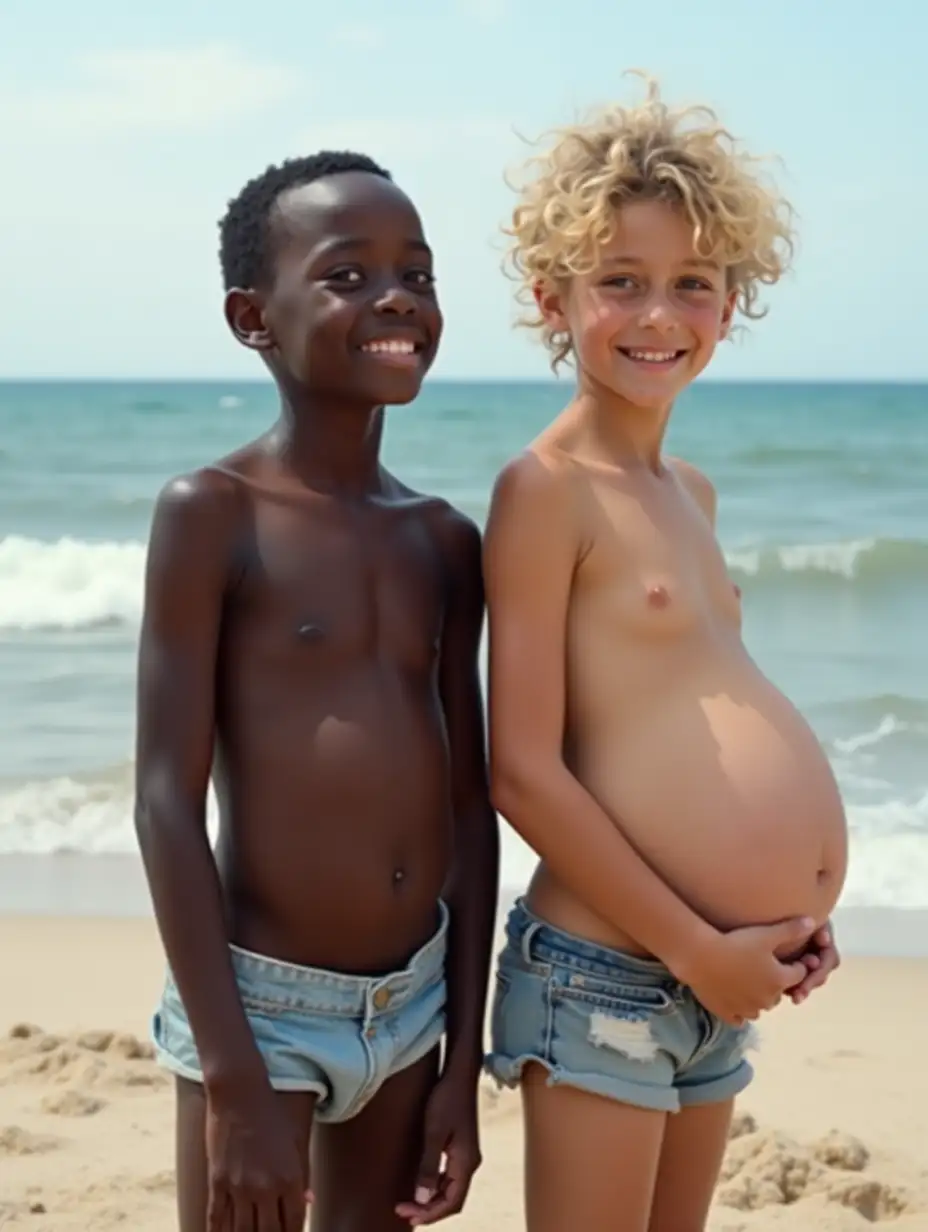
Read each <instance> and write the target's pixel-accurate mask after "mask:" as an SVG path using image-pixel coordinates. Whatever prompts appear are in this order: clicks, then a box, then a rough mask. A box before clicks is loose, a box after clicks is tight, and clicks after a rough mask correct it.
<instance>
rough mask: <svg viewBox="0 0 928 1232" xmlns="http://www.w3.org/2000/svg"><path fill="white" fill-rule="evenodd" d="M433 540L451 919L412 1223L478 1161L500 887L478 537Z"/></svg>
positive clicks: (443, 1211) (458, 1195) (431, 1213)
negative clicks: (442, 567)
mask: <svg viewBox="0 0 928 1232" xmlns="http://www.w3.org/2000/svg"><path fill="white" fill-rule="evenodd" d="M442 540H443V544H444V552H443V555H444V557H445V561H446V568H447V575H448V580H449V588H448V597H447V606H446V616H445V626H444V632H443V636H442V648H441V659H440V665H439V689H440V692H441V701H442V708H443V710H444V715H445V727H446V731H447V737H448V748H449V750H450V756H451V797H452V808H453V813H454V854H453V860H452V867H451V871H450V875H449V877H448V882H447V885H446V887H445V899H446V901H447V904H448V908H449V912H450V916H451V919H450V932H449V937H448V960H447V986H448V1003H447V1043H446V1051H445V1063H444V1068H443V1071H442V1076H441V1081H440V1082H439V1083H438V1085H437V1086H436V1087H435V1089H434V1091H433V1094H432V1096H431V1098H430V1100H429V1103H428V1107H427V1109H426V1115H425V1125H424V1132H423V1150H422V1157H421V1161H420V1165H419V1172H418V1176H417V1180H416V1185H415V1194H414V1201H411V1202H404V1203H401V1204H400V1205H399V1207H398V1208H397V1213H398V1214H399V1215H400V1217H401V1218H403V1219H410V1220H413V1221H415V1222H416V1223H421V1224H431V1223H436V1222H438V1221H439V1220H441V1219H445V1218H446V1217H447V1216H449V1215H454V1214H456V1213H457V1212H458V1211H460V1210H461V1208H462V1207H463V1205H464V1202H465V1200H466V1198H467V1192H468V1189H469V1186H470V1181H471V1178H472V1177H473V1174H474V1172H475V1171H476V1170H477V1168H478V1167H479V1165H480V1144H479V1136H478V1129H477V1083H478V1080H479V1077H480V1071H481V1068H482V1063H483V1025H484V1009H485V1003H486V992H487V980H488V976H489V968H490V951H491V947H492V944H493V927H494V922H495V918H496V905H497V893H498V884H499V833H498V826H497V822H496V814H495V812H494V810H493V806H492V805H491V803H490V796H489V789H488V786H487V772H486V752H485V741H484V716H483V706H482V703H481V696H480V681H479V673H478V665H479V651H480V633H481V629H482V626H483V582H482V578H481V568H480V535H479V532H478V531H477V528H476V527H475V526H474V525H473V524H472V523H471V522H469V521H468V520H467V519H465V518H463V517H461V516H460V515H458V514H456V513H454V512H451V513H450V515H448V516H447V517H446V519H444V521H443V526H442ZM443 1155H444V1156H445V1159H446V1163H445V1167H444V1172H443V1173H442V1170H441V1159H442V1156H443Z"/></svg>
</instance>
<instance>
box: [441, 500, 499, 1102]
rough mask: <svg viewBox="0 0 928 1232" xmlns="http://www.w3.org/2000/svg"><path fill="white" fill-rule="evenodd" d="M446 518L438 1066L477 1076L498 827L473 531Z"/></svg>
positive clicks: (477, 556)
mask: <svg viewBox="0 0 928 1232" xmlns="http://www.w3.org/2000/svg"><path fill="white" fill-rule="evenodd" d="M453 519H454V520H453V522H452V523H451V525H450V526H449V528H448V531H449V533H448V540H449V544H448V550H447V554H446V555H447V560H448V574H449V579H450V590H449V597H448V607H447V616H446V620H445V629H444V636H443V638H442V651H441V664H440V668H439V672H440V676H439V688H440V691H441V700H442V707H443V709H444V714H445V725H446V729H447V733H448V746H449V749H450V754H451V793H452V809H453V813H454V856H453V864H452V869H451V875H450V878H449V881H448V885H447V888H446V900H447V903H448V906H449V909H450V914H451V922H450V934H449V940H448V1053H447V1057H446V1062H445V1072H446V1073H455V1072H458V1073H460V1074H461V1075H462V1076H463V1077H464V1080H465V1081H472V1082H476V1080H477V1076H478V1075H479V1073H480V1070H481V1067H482V1064H483V1026H484V1006H485V1000H486V992H487V981H488V977H489V968H490V951H491V948H492V945H493V928H494V923H495V920H496V906H497V897H498V893H499V828H498V825H497V821H496V813H495V812H494V809H493V806H492V804H491V803H490V793H489V787H488V783H487V764H486V748H485V738H484V714H483V703H482V698H481V690H480V678H479V653H480V635H481V631H482V628H483V611H484V601H483V578H482V575H481V561H480V534H479V531H478V530H477V528H476V527H475V526H474V525H473V523H471V522H470V521H467V520H465V519H464V518H462V517H459V516H458V515H453Z"/></svg>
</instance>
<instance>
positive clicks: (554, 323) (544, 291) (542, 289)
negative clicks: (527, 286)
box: [532, 280, 567, 333]
mask: <svg viewBox="0 0 928 1232" xmlns="http://www.w3.org/2000/svg"><path fill="white" fill-rule="evenodd" d="M532 295H533V296H534V297H535V303H536V304H537V305H538V311H539V312H540V313H541V315H542V317H543V318H544V322H545V324H546V325H547V326H549V327H550V329H552V330H553V331H554V332H555V333H563V332H564V331H566V329H567V317H566V316H565V315H564V304H563V300H564V297H563V292H562V291H561V290H559V289H558V288H557V287H555V286H554V285H553V284H551V283H550V282H542V281H541V280H539V281H537V282H535V283H533V285H532Z"/></svg>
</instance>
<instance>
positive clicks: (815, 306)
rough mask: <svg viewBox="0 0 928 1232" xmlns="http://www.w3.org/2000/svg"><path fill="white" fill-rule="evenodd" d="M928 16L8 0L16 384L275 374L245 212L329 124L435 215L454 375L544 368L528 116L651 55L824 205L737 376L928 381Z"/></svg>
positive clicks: (618, 2)
mask: <svg viewBox="0 0 928 1232" xmlns="http://www.w3.org/2000/svg"><path fill="white" fill-rule="evenodd" d="M336 14H337V16H336ZM926 34H928V19H926V17H925V15H924V14H923V15H922V16H921V17H919V16H918V8H917V6H916V2H915V0H888V2H887V3H884V4H882V5H876V4H873V3H872V2H869V3H866V4H865V3H862V2H861V0H849V2H844V3H838V2H837V0H818V2H817V3H813V2H812V0H778V2H777V3H776V4H774V3H772V2H770V0H767V2H766V3H756V4H751V3H748V2H746V0H700V2H699V3H693V0H663V3H661V4H658V5H654V4H651V5H648V4H644V3H641V2H640V0H639V2H638V3H636V4H631V3H624V2H622V0H570V2H569V3H567V4H560V3H558V4H555V3H554V0H551V2H550V7H549V6H548V5H546V4H545V3H544V0H441V2H440V3H439V0H330V2H329V3H320V2H319V0H309V2H307V0H300V2H297V0H277V3H275V4H273V5H270V6H261V5H258V6H255V4H254V0H248V3H245V2H244V0H226V2H225V3H223V4H221V5H220V4H213V5H205V4H201V5H196V4H193V3H191V2H190V0H158V3H156V4H154V3H153V4H149V3H142V0H138V2H133V3H127V0H84V2H83V3H80V4H76V3H74V2H73V0H3V3H2V4H0V157H2V173H0V182H2V184H3V189H2V192H0V253H2V267H3V279H4V297H3V298H4V307H5V311H4V313H3V326H2V329H0V377H10V376H37V377H68V376H91V377H93V376H114V377H122V376H139V377H146V376H152V377H159V376H160V377H200V376H203V377H221V378H235V377H249V376H260V375H261V371H260V369H258V368H256V366H255V360H254V358H253V357H252V356H250V355H247V354H244V353H242V352H240V351H239V350H238V349H237V348H236V346H235V345H234V343H233V342H232V340H231V338H230V337H229V336H228V335H227V333H226V329H225V325H224V323H223V320H222V316H221V308H220V304H221V291H220V281H219V271H218V266H217V260H216V244H217V233H216V221H217V219H218V217H219V215H220V214H221V212H222V210H223V208H224V205H225V202H226V200H227V198H228V197H229V196H231V195H234V194H235V193H236V192H237V191H238V189H239V188H240V187H241V185H242V183H243V182H244V181H245V180H246V179H248V178H250V176H251V175H253V174H254V173H255V172H257V171H259V170H261V169H262V168H263V167H264V166H265V165H266V164H267V163H268V162H271V161H276V160H278V159H280V158H282V157H285V156H287V155H292V154H302V153H308V152H311V151H313V150H315V149H318V148H320V147H323V146H351V147H354V148H359V149H362V150H364V151H365V152H367V153H369V154H371V155H372V156H373V157H375V158H377V159H379V160H380V161H382V162H384V163H385V164H386V165H387V166H388V167H389V168H390V169H391V171H393V173H394V175H395V176H396V178H397V180H398V181H399V182H400V184H401V185H402V186H403V187H404V188H405V189H406V190H407V191H408V192H409V193H410V194H411V195H412V196H413V197H414V199H415V200H416V202H417V203H418V205H419V207H420V209H421V211H422V214H423V217H424V219H425V224H426V229H427V231H428V233H429V237H430V239H431V241H432V244H433V247H434V248H435V250H436V254H437V272H438V276H439V289H440V293H441V296H442V301H443V305H444V308H445V312H446V318H447V328H446V334H445V342H444V344H443V350H442V355H441V357H440V359H439V362H438V365H437V367H436V375H440V376H445V377H490V378H492V377H531V376H537V377H544V376H545V375H546V373H547V367H546V360H545V357H544V355H543V353H542V351H541V349H540V347H539V346H538V344H537V343H536V342H535V341H534V340H533V339H528V338H526V337H524V336H523V334H522V333H521V332H516V331H513V329H512V327H511V317H512V301H511V287H510V285H509V284H508V283H507V281H506V280H505V278H504V277H503V276H502V274H501V273H500V272H499V251H498V249H499V243H500V241H499V238H498V226H499V223H500V222H501V221H502V220H503V219H504V218H505V216H506V212H507V209H508V208H509V205H510V194H509V191H508V189H507V188H506V187H505V185H504V183H503V179H502V174H503V171H504V169H505V167H506V166H507V165H511V164H512V163H513V162H514V161H517V160H518V159H519V158H520V156H521V155H522V154H523V153H524V150H523V148H522V147H521V146H520V144H519V141H518V139H517V137H515V136H514V130H516V131H521V132H523V133H526V134H528V135H536V134H537V133H538V132H539V131H540V130H542V129H544V128H545V127H547V126H548V125H550V124H553V123H557V122H560V121H564V120H569V119H571V118H572V117H573V116H574V115H575V114H576V112H577V110H578V109H582V108H586V107H587V106H590V105H595V104H597V103H601V102H608V101H609V100H610V99H615V98H617V97H622V98H627V97H629V91H630V89H633V88H634V83H629V82H627V81H625V80H623V77H622V73H623V70H625V69H627V68H643V69H646V70H647V71H649V72H651V73H653V74H655V75H656V76H658V77H659V78H660V80H661V82H662V84H663V87H664V90H665V94H666V95H667V96H668V98H670V99H671V100H673V101H680V102H690V101H708V102H711V103H712V104H713V105H714V106H715V107H717V108H718V109H719V110H720V112H721V113H722V116H723V118H724V119H725V121H726V122H727V123H728V124H729V126H730V127H731V128H732V129H733V130H734V131H736V132H737V133H738V134H739V135H740V136H742V137H743V138H745V140H747V141H748V142H750V144H751V145H752V146H753V147H755V148H756V149H758V150H761V151H765V152H772V153H775V154H778V155H779V156H780V157H781V158H782V159H783V160H784V162H785V171H784V172H783V173H782V174H783V176H784V180H783V182H784V184H785V186H786V187H787V189H788V191H789V192H790V194H791V196H792V198H793V201H794V203H795V205H796V207H797V209H798V211H799V215H800V240H801V246H800V250H799V256H798V261H797V268H796V272H795V274H794V276H792V277H791V278H790V280H789V282H788V283H787V284H785V285H783V286H782V287H780V288H778V289H777V290H776V291H775V292H773V293H772V294H770V296H769V302H770V305H771V313H770V316H769V317H768V318H767V319H766V320H765V321H762V322H760V323H759V324H757V325H755V326H752V327H751V330H750V333H749V334H748V335H747V336H745V337H743V338H742V339H741V341H739V342H738V343H736V344H734V345H732V346H727V347H724V348H722V350H721V351H720V355H719V358H718V359H717V360H716V361H715V365H714V367H713V368H712V369H711V375H712V376H715V377H737V378H747V379H751V378H758V379H768V378H772V379H777V378H807V379H808V378H823V379H824V378H845V379H858V378H859V379H868V378H871V379H881V378H889V379H926V378H928V347H926V345H925V341H924V338H925V334H926V325H928V320H926V316H928V297H926V288H928V239H926V229H928V228H926V223H925V210H926V204H925V203H926V201H928V138H926V128H928V72H926V69H925V60H924V47H925V36H926Z"/></svg>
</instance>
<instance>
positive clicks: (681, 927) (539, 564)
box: [484, 454, 712, 971]
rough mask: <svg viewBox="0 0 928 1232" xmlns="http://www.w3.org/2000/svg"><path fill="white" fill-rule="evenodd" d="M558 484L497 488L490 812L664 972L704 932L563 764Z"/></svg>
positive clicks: (564, 562) (528, 461)
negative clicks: (663, 967) (492, 809)
mask: <svg viewBox="0 0 928 1232" xmlns="http://www.w3.org/2000/svg"><path fill="white" fill-rule="evenodd" d="M577 522H578V519H577V514H576V510H575V507H574V500H573V493H572V491H571V489H570V486H569V483H568V481H566V480H565V479H564V478H563V477H562V476H561V475H560V474H558V473H557V472H555V471H552V470H551V469H549V467H548V465H547V464H546V463H544V462H543V461H542V460H541V459H539V458H537V457H536V456H534V455H532V454H528V455H525V456H523V457H522V458H520V459H517V460H516V461H515V462H513V463H511V464H510V465H509V466H508V467H507V468H506V469H505V470H504V471H503V472H502V474H501V475H500V477H499V479H498V480H497V483H496V487H495V489H494V493H493V500H492V503H491V509H490V517H489V521H488V525H487V534H486V543H485V549H484V575H485V579H486V587H487V600H488V609H489V631H490V688H489V695H490V766H491V782H492V790H493V799H494V803H495V804H496V807H497V808H498V809H499V811H500V812H501V813H502V814H503V815H504V816H505V817H506V818H507V820H508V821H509V822H510V824H511V825H512V826H513V828H514V829H515V830H516V831H517V832H518V833H519V834H520V835H521V837H522V838H523V839H524V840H525V841H526V842H527V843H528V845H529V846H530V847H531V848H532V849H533V850H534V851H536V852H538V853H539V855H540V856H541V858H542V859H543V860H544V861H545V863H546V864H547V865H548V866H549V867H550V869H551V871H552V872H553V873H554V875H555V876H556V877H557V878H558V879H559V880H561V881H562V882H563V884H564V885H565V886H567V887H568V888H569V889H570V890H571V891H572V892H573V893H574V894H576V896H577V897H578V898H579V899H581V900H582V901H583V902H585V903H586V904H587V905H588V906H589V907H590V908H592V910H593V911H595V912H596V913H597V914H598V915H599V916H601V917H602V919H604V920H607V921H608V922H609V923H611V924H612V925H613V926H614V927H615V928H616V929H618V930H620V931H622V932H625V933H628V934H629V935H630V936H632V937H634V938H635V939H636V940H637V941H638V942H639V943H640V944H641V945H643V946H645V947H646V948H647V949H648V950H650V951H651V953H653V954H657V955H659V956H660V957H661V958H662V959H663V960H664V961H665V962H666V963H667V965H668V966H669V967H670V968H671V970H676V971H678V970H680V968H681V967H682V966H684V965H685V959H686V949H687V947H688V946H697V945H698V944H699V941H700V939H702V938H704V937H705V936H706V934H707V933H708V932H711V931H712V930H711V929H710V926H709V925H708V924H707V923H706V922H705V921H704V920H703V919H702V918H701V917H700V916H699V915H697V914H696V912H694V911H692V910H691V909H690V908H689V907H688V906H687V905H686V904H685V903H684V902H683V901H682V900H681V899H680V898H678V897H677V896H676V895H675V894H674V893H673V891H672V890H671V889H670V888H669V887H668V886H667V885H666V884H665V883H664V882H663V881H662V880H661V879H660V877H658V876H657V874H656V873H654V872H653V871H652V869H651V868H650V867H649V866H648V865H647V864H646V863H645V861H644V860H643V859H642V857H641V856H640V855H639V854H638V853H637V851H636V850H635V849H634V848H633V847H632V845H631V843H629V841H628V840H627V839H626V838H625V836H624V835H623V834H622V832H621V830H620V829H619V828H618V827H617V826H616V824H615V822H614V821H613V820H612V819H611V818H610V817H609V816H608V814H607V813H606V812H605V811H604V810H603V809H602V808H601V807H600V806H599V804H598V803H597V802H596V801H595V800H594V798H593V797H592V796H591V795H590V794H589V792H587V791H586V790H585V789H584V788H583V787H582V786H581V784H580V783H579V782H578V781H577V779H576V778H575V777H574V776H573V775H572V774H571V773H570V771H569V770H568V768H567V766H566V765H565V763H564V760H563V755H562V743H563V736H564V722H565V694H566V681H565V666H564V660H565V647H566V641H567V610H568V602H569V597H570V589H571V586H572V584H573V578H574V572H575V570H576V567H577V565H578V564H579V562H580V559H581V554H582V541H581V537H580V534H579V530H578V525H577Z"/></svg>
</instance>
